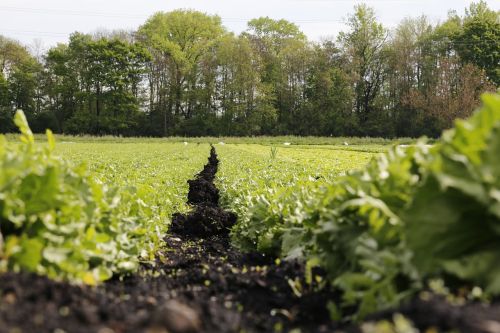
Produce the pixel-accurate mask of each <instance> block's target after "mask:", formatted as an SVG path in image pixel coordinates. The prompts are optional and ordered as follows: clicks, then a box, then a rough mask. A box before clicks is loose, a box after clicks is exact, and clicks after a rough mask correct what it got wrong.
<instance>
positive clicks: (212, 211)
mask: <svg viewBox="0 0 500 333" xmlns="http://www.w3.org/2000/svg"><path fill="white" fill-rule="evenodd" d="M218 166H219V160H218V158H217V154H216V153H215V148H214V147H213V146H212V148H211V150H210V157H209V159H208V163H207V164H206V165H205V167H204V168H203V170H202V171H201V172H200V173H199V174H198V175H197V176H196V178H195V179H192V180H189V181H188V184H189V193H188V203H189V204H191V205H193V206H194V207H193V210H192V211H191V212H190V213H188V214H186V215H183V214H180V213H176V214H174V215H173V217H172V224H171V226H170V230H171V231H172V232H173V233H175V234H178V235H183V236H186V237H208V236H215V235H228V234H229V231H230V229H231V227H232V226H233V225H234V224H235V223H236V219H237V217H236V214H234V213H232V212H228V211H224V210H223V209H222V208H221V207H220V206H219V190H218V189H217V187H216V186H215V184H214V179H215V174H216V173H217V168H218Z"/></svg>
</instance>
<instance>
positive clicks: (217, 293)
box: [0, 148, 500, 333]
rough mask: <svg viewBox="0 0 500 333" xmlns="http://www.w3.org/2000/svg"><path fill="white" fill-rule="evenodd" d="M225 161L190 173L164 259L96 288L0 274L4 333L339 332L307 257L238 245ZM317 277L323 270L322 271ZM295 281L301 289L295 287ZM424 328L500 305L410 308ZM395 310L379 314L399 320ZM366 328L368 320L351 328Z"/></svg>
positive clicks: (484, 314) (487, 320)
mask: <svg viewBox="0 0 500 333" xmlns="http://www.w3.org/2000/svg"><path fill="white" fill-rule="evenodd" d="M217 166H218V160H217V156H216V154H215V150H214V149H213V148H212V150H211V154H210V158H209V163H208V164H207V165H206V166H205V167H204V169H203V171H202V172H200V173H199V174H198V175H197V177H196V178H195V179H194V180H191V181H189V187H190V191H189V195H188V202H189V203H191V204H192V205H193V210H192V212H191V213H190V214H188V215H181V214H174V216H173V222H172V226H171V229H170V230H171V234H169V235H167V236H166V237H165V243H166V247H165V248H166V249H165V250H163V251H161V252H160V253H158V256H157V263H156V265H154V267H150V266H146V265H144V266H143V267H141V271H140V272H139V273H138V274H137V275H134V276H129V277H126V278H124V279H123V280H118V279H115V280H111V281H108V282H107V283H105V284H104V285H102V286H100V287H97V288H91V287H86V286H72V285H69V284H67V283H60V282H54V281H51V280H48V279H47V278H44V277H40V276H36V275H33V274H26V273H21V274H17V273H7V274H3V275H0V333H4V332H12V333H14V332H41V333H43V332H51V333H52V332H58V333H62V332H68V333H69V332H77V333H78V332H99V333H112V332H117V333H118V332H148V333H162V332H163V333H164V332H243V331H244V332H273V331H289V330H290V329H292V328H301V330H302V332H330V331H335V330H337V329H339V328H342V327H340V326H339V324H338V323H335V322H332V321H331V320H330V319H329V315H328V311H327V310H326V304H327V302H328V300H337V299H338V298H339V297H338V294H336V293H335V292H333V291H331V290H328V289H323V290H322V291H320V292H318V291H316V289H317V286H315V285H312V286H308V285H307V284H306V283H305V281H304V280H303V278H302V277H303V276H304V267H303V265H302V264H300V263H298V262H280V261H277V260H275V259H274V258H269V257H266V256H264V255H262V254H242V253H241V252H239V251H237V250H236V249H234V248H233V247H231V245H230V241H229V236H228V234H229V230H230V228H231V226H232V225H233V224H234V223H235V221H236V216H235V215H234V214H233V213H231V212H227V211H224V210H223V209H221V208H220V206H219V204H218V201H219V193H218V190H217V188H216V187H215V186H214V184H213V179H214V177H215V173H216V172H217ZM314 274H315V275H319V276H321V275H322V273H321V272H320V271H315V272H314ZM292 285H293V286H294V288H292ZM398 312H403V313H404V314H406V315H407V316H408V317H409V318H412V319H414V321H415V322H416V324H417V325H418V326H419V327H420V328H427V327H432V326H434V327H437V328H440V329H443V330H445V329H446V330H448V329H450V328H456V329H458V330H459V331H463V332H490V333H493V332H500V329H499V327H500V306H492V307H485V306H483V305H481V304H475V303H474V304H468V305H466V306H461V307H458V306H457V307H455V306H452V305H450V304H449V303H447V302H446V301H445V300H443V299H441V298H438V297H432V298H431V299H430V300H427V301H424V300H421V299H420V298H416V299H415V300H414V301H413V302H411V303H409V304H407V305H404V306H402V307H401V308H400V309H398ZM393 313H394V311H386V312H381V313H378V314H375V315H373V318H372V319H390V318H392V315H393ZM343 329H344V330H347V331H359V330H360V328H359V327H346V326H344V327H343Z"/></svg>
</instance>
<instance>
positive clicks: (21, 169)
mask: <svg viewBox="0 0 500 333" xmlns="http://www.w3.org/2000/svg"><path fill="white" fill-rule="evenodd" d="M15 121H16V124H17V126H18V127H19V128H20V130H21V132H22V135H21V142H20V143H13V142H7V140H6V139H5V138H4V137H0V170H1V172H0V231H1V233H0V270H6V269H8V270H13V271H20V270H26V271H33V272H36V273H39V274H43V275H47V276H49V277H51V278H57V279H66V280H71V281H75V282H84V283H86V284H92V285H93V284H97V283H99V282H101V281H104V280H107V279H109V278H111V276H112V275H113V274H118V275H120V274H124V273H129V272H134V271H136V269H137V267H138V264H139V262H140V261H149V260H152V259H153V258H154V255H155V253H156V251H157V249H158V247H159V246H161V237H162V236H163V235H164V234H165V232H166V229H167V227H168V221H169V219H170V216H171V215H172V213H174V212H176V211H183V210H186V209H188V207H186V204H185V196H186V193H187V184H186V182H187V180H188V179H190V178H192V177H193V175H194V174H195V173H196V172H197V171H198V170H199V169H200V168H201V167H202V166H203V164H204V162H205V161H206V158H207V156H208V145H190V146H189V147H183V146H181V145H176V144H172V143H167V144H152V145H151V144H149V145H148V147H146V144H134V145H130V144H123V145H120V146H119V149H116V147H113V146H111V145H109V144H84V143H73V142H66V143H59V144H58V145H57V148H56V146H55V140H54V137H53V136H52V134H51V133H50V132H48V133H47V136H48V143H47V144H44V145H40V144H37V143H35V141H34V137H33V135H32V133H31V131H30V129H29V127H28V124H27V122H26V119H25V117H24V115H23V114H22V113H21V112H18V113H17V115H16V118H15ZM61 155H63V156H64V157H65V158H64V159H63V158H61V157H60V156H61ZM84 161H87V162H84Z"/></svg>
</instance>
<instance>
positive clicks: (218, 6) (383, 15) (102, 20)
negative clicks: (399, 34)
mask: <svg viewBox="0 0 500 333" xmlns="http://www.w3.org/2000/svg"><path fill="white" fill-rule="evenodd" d="M361 2H365V3H366V4H368V5H369V6H371V7H373V8H375V11H376V14H377V16H378V18H379V20H380V22H382V23H383V24H384V25H385V26H387V27H393V26H395V25H396V24H397V23H398V22H399V21H400V20H401V19H402V18H404V17H408V16H412V17H415V16H419V15H421V14H425V15H427V16H428V17H429V18H430V19H431V20H432V21H433V22H438V21H443V20H444V19H446V16H447V13H448V11H449V10H456V11H457V12H458V13H459V14H463V12H464V8H465V7H468V6H469V4H470V3H471V2H472V1H466V0H365V1H358V0H245V1H244V0H1V1H0V34H1V35H4V36H8V37H11V38H14V39H17V40H19V41H21V42H23V43H25V44H28V45H29V44H34V41H35V40H38V44H40V42H41V45H42V46H43V48H44V49H46V48H48V47H50V46H53V45H55V44H57V43H58V42H66V41H67V38H68V36H69V34H70V33H72V32H74V31H80V32H94V31H96V30H98V29H107V30H112V29H136V28H137V27H138V26H140V25H141V24H142V23H144V22H145V20H146V19H147V18H148V17H149V16H150V15H151V14H153V13H154V12H156V11H170V10H173V9H179V8H189V9H196V10H199V11H202V12H206V13H209V14H218V15H219V16H220V17H221V18H222V21H223V24H224V25H225V26H226V27H227V28H228V29H229V30H230V31H234V32H236V33H239V32H241V31H243V30H245V28H246V22H247V21H248V20H249V19H252V18H256V17H260V16H269V17H271V18H275V19H280V18H284V19H287V20H289V21H292V22H295V23H296V24H298V25H299V26H300V28H301V29H302V31H303V32H304V33H305V34H306V35H307V36H308V37H309V38H310V39H311V40H320V39H321V37H328V36H336V35H337V34H338V32H339V31H342V30H345V25H344V23H343V22H345V19H346V17H347V16H348V15H349V14H350V13H352V12H353V6H354V5H355V4H357V3H361ZM487 3H488V5H489V7H490V8H492V9H494V10H500V1H498V0H487Z"/></svg>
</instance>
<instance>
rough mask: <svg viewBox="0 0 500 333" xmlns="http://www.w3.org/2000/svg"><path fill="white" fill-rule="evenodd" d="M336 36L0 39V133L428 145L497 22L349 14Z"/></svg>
mask: <svg viewBox="0 0 500 333" xmlns="http://www.w3.org/2000/svg"><path fill="white" fill-rule="evenodd" d="M346 30H347V31H345V32H341V33H340V34H339V35H338V36H337V38H330V39H324V40H322V41H321V42H311V41H308V39H307V38H306V36H305V35H304V34H303V33H302V32H301V31H300V29H299V28H298V26H297V25H295V24H294V23H291V22H288V21H286V20H274V19H270V18H268V17H261V18H257V19H253V20H251V21H249V22H248V28H247V30H246V31H244V32H242V33H241V34H239V35H236V34H234V33H231V32H229V31H227V30H226V28H225V27H224V26H223V25H222V22H221V19H220V18H219V17H218V16H212V15H208V14H204V13H201V12H197V11H192V10H175V11H172V12H158V13H156V14H154V15H153V16H151V17H150V18H149V19H148V20H147V21H146V22H145V23H144V24H143V25H142V26H140V27H139V28H138V29H137V31H133V32H122V31H117V32H111V33H97V34H93V35H90V34H82V33H74V34H72V35H71V36H70V38H69V41H68V43H66V44H59V45H57V46H55V47H53V48H51V49H49V50H48V51H47V52H46V53H44V54H43V55H41V56H34V55H32V54H31V53H30V52H29V51H28V48H27V47H26V46H23V45H21V44H20V43H18V42H16V41H15V40H12V39H9V38H6V37H2V36H0V132H10V131H14V127H13V124H12V117H13V113H14V112H15V110H16V109H23V110H24V112H25V114H26V115H27V117H28V119H29V121H30V123H31V124H32V127H33V129H34V130H35V131H44V130H45V128H50V129H52V130H53V131H54V132H56V133H66V134H92V135H124V136H171V135H182V136H202V135H213V136H217V135H225V136H243V135H280V134H287V135H288V134H293V135H321V136H354V135H355V136H381V137H394V136H409V137H415V136H420V135H428V136H433V137H434V136H437V135H439V133H440V132H441V131H442V130H443V129H444V128H447V127H450V125H451V123H452V121H453V120H454V119H456V118H460V117H466V116H468V115H469V114H470V113H471V112H472V111H473V110H474V108H475V107H476V106H477V105H478V103H479V102H478V98H479V96H480V94H481V93H482V92H484V91H487V90H495V89H497V88H498V86H499V84H500V65H499V64H500V20H499V12H496V11H493V10H491V9H489V8H488V6H487V5H486V3H485V2H483V1H481V2H478V3H473V4H472V5H470V7H469V8H467V9H466V10H465V13H464V14H462V15H458V14H457V13H450V14H449V16H448V18H447V19H446V20H445V21H444V22H441V23H439V24H431V23H430V21H429V19H428V18H426V17H425V16H421V17H418V18H406V19H404V20H402V21H401V22H400V23H399V25H398V26H397V27H396V28H394V29H388V28H386V27H384V26H383V25H382V24H381V23H379V22H378V21H377V18H376V16H375V13H374V10H373V9H372V8H370V7H368V6H366V5H358V6H356V7H355V8H354V12H353V13H352V14H351V15H350V16H349V18H348V20H347V29H346Z"/></svg>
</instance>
